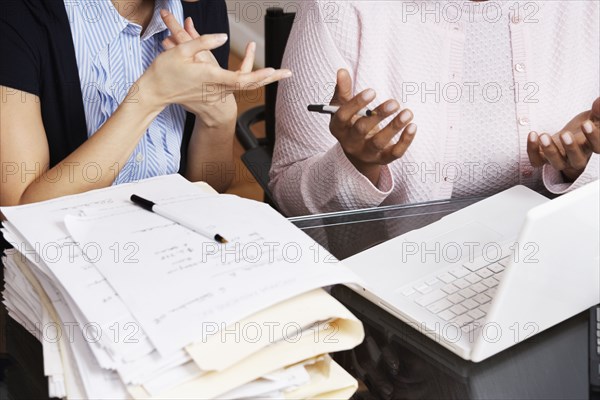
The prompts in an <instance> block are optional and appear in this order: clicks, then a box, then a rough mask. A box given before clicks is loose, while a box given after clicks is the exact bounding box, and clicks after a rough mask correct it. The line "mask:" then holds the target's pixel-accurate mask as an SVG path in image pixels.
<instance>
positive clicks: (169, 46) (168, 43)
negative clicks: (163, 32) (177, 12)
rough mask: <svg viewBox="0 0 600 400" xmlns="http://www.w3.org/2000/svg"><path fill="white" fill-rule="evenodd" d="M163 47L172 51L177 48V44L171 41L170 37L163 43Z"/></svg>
mask: <svg viewBox="0 0 600 400" xmlns="http://www.w3.org/2000/svg"><path fill="white" fill-rule="evenodd" d="M162 45H163V48H164V49H165V50H170V49H172V48H173V47H176V46H177V45H176V44H175V42H174V41H173V39H171V36H169V37H168V38H166V39H165V40H163V41H162Z"/></svg>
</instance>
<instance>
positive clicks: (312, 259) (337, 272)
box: [65, 195, 356, 354]
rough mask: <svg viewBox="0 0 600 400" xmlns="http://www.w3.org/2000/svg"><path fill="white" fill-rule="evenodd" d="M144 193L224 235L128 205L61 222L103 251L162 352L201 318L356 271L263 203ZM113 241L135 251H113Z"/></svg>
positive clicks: (226, 317)
mask: <svg viewBox="0 0 600 400" xmlns="http://www.w3.org/2000/svg"><path fill="white" fill-rule="evenodd" d="M148 199H149V200H152V201H155V202H156V203H158V204H160V205H161V206H163V207H164V208H167V209H169V210H170V212H171V213H179V214H180V215H182V216H183V217H185V218H186V219H187V220H188V221H189V222H190V223H192V224H195V226H199V227H201V228H203V229H205V230H208V231H214V232H215V233H220V234H221V235H223V236H224V237H225V238H227V239H228V240H229V241H230V243H228V244H226V245H220V244H217V243H216V242H214V241H213V240H211V239H209V238H206V237H204V236H202V235H199V234H197V233H195V232H192V231H191V230H189V229H187V228H184V227H182V226H181V225H178V224H175V223H173V222H171V221H169V220H167V219H165V218H163V217H161V216H159V215H157V214H154V213H150V212H148V211H145V210H143V209H141V208H139V207H137V206H134V205H131V206H129V207H125V206H123V207H122V208H120V209H118V210H113V212H110V213H103V214H98V215H93V216H73V215H69V216H67V217H66V218H65V224H66V226H67V229H68V230H69V232H70V233H71V236H72V237H73V238H75V239H76V241H77V242H79V243H80V244H82V245H83V246H85V245H86V244H88V243H95V245H96V246H99V248H100V249H101V253H102V254H105V255H106V256H103V257H96V258H95V259H94V264H95V265H96V266H97V268H98V269H99V271H101V273H102V275H104V277H105V278H106V279H107V280H108V282H109V283H110V285H111V286H112V287H113V288H115V290H116V292H117V293H119V296H121V298H122V299H123V301H124V302H125V303H126V304H127V305H128V306H129V308H130V310H131V312H132V314H133V315H134V316H135V318H136V319H137V320H138V322H139V323H140V324H141V326H142V329H143V330H144V332H146V334H147V335H148V337H149V338H150V340H151V342H152V343H153V344H154V346H155V347H156V349H157V350H158V351H159V353H161V354H162V353H164V354H168V353H170V352H172V351H174V350H177V349H181V348H182V347H185V346H186V345H188V344H191V343H193V342H197V341H198V340H202V334H203V332H206V330H207V325H208V324H210V325H211V326H222V324H226V325H227V324H229V323H231V322H235V321H238V320H240V319H242V318H244V317H246V316H248V315H250V314H252V313H254V312H256V311H258V310H261V309H264V308H266V307H268V306H270V305H272V304H274V303H278V302H280V301H283V300H285V299H288V298H291V297H293V296H296V295H298V294H300V293H303V292H306V291H309V290H311V289H314V288H318V287H322V286H328V285H332V284H335V283H342V282H353V281H355V280H356V277H355V276H354V274H353V273H352V272H350V271H349V270H348V269H347V268H345V267H344V266H342V265H341V264H340V263H339V262H337V260H335V259H334V258H333V257H332V256H330V255H329V253H327V252H326V251H325V250H324V249H323V248H321V247H320V246H319V245H318V244H317V243H316V242H314V241H313V240H312V239H311V238H309V237H308V236H307V235H305V234H304V233H303V232H301V231H300V230H299V229H297V228H296V227H294V226H293V225H292V224H291V223H290V222H289V221H287V220H286V219H285V218H283V217H282V216H281V215H280V214H278V213H277V212H276V211H274V210H273V209H272V208H271V207H269V206H268V205H266V204H264V203H258V202H254V201H250V200H245V199H241V198H238V197H235V196H205V195H204V196H197V197H195V198H191V197H189V198H183V199H182V198H173V199H172V200H170V201H163V202H159V201H156V200H155V198H152V197H150V198H148ZM115 246H116V247H118V248H125V247H126V246H130V247H131V248H134V249H135V253H129V254H127V256H125V255H122V256H120V257H114V253H112V252H111V248H115ZM89 258H92V256H91V255H90V256H89Z"/></svg>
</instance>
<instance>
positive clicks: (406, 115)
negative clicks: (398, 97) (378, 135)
mask: <svg viewBox="0 0 600 400" xmlns="http://www.w3.org/2000/svg"><path fill="white" fill-rule="evenodd" d="M411 118H412V113H411V112H410V111H408V110H404V111H402V112H401V113H400V122H402V123H403V124H405V123H407V122H408V121H410V119H411Z"/></svg>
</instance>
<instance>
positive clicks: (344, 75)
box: [330, 69, 353, 106]
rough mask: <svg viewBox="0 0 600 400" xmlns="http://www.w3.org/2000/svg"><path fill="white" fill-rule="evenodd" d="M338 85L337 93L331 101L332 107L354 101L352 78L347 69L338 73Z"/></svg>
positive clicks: (336, 86) (336, 87)
mask: <svg viewBox="0 0 600 400" xmlns="http://www.w3.org/2000/svg"><path fill="white" fill-rule="evenodd" d="M336 79H337V83H336V85H335V92H334V93H333V98H332V99H331V103H330V104H331V105H336V106H338V105H342V104H345V103H347V102H348V101H350V100H351V99H352V97H353V96H352V93H353V91H352V78H351V77H350V73H349V72H348V71H347V70H345V69H340V70H339V71H338V72H337V78H336Z"/></svg>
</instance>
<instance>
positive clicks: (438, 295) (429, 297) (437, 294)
mask: <svg viewBox="0 0 600 400" xmlns="http://www.w3.org/2000/svg"><path fill="white" fill-rule="evenodd" d="M444 297H446V293H444V292H442V291H441V290H436V291H434V292H431V293H429V294H426V295H425V296H421V297H419V298H417V299H416V300H415V303H417V304H418V305H420V306H423V307H427V306H428V305H430V304H431V303H433V302H435V301H438V300H441V299H443V298H444Z"/></svg>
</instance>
